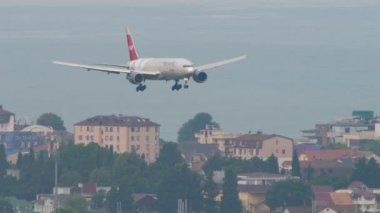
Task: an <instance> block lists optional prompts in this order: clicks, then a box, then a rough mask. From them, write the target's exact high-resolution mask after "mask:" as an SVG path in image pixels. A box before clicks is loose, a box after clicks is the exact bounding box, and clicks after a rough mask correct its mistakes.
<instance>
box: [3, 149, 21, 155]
mask: <svg viewBox="0 0 380 213" xmlns="http://www.w3.org/2000/svg"><path fill="white" fill-rule="evenodd" d="M17 153H18V152H17V151H16V150H14V149H6V150H5V155H13V154H17Z"/></svg>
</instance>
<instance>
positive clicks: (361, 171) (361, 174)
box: [351, 158, 367, 181]
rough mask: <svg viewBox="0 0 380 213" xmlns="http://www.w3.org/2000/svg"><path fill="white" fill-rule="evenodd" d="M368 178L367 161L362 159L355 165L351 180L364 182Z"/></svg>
mask: <svg viewBox="0 0 380 213" xmlns="http://www.w3.org/2000/svg"><path fill="white" fill-rule="evenodd" d="M366 176H367V160H366V159H365V158H360V159H359V160H358V161H357V162H356V163H355V169H354V171H353V172H352V175H351V179H352V180H360V181H364V179H365V178H366Z"/></svg>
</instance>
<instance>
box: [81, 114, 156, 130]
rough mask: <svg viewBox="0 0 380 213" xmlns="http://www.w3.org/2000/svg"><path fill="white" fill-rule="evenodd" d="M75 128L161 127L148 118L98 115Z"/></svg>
mask: <svg viewBox="0 0 380 213" xmlns="http://www.w3.org/2000/svg"><path fill="white" fill-rule="evenodd" d="M75 126H137V127H141V126H160V125H159V124H157V123H155V122H152V121H150V120H149V119H147V118H141V117H137V116H124V115H97V116H94V117H91V118H87V119H86V120H84V121H80V122H78V123H76V124H75Z"/></svg>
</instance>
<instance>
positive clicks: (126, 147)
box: [74, 115, 160, 163]
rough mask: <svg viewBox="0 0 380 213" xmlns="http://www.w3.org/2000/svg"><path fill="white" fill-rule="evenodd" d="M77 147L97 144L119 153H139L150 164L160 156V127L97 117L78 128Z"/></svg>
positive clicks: (134, 120) (130, 118) (142, 120)
mask: <svg viewBox="0 0 380 213" xmlns="http://www.w3.org/2000/svg"><path fill="white" fill-rule="evenodd" d="M74 135H75V139H74V140H75V144H84V145H87V144H89V143H97V144H98V145H99V146H101V147H106V148H112V149H113V151H115V152H117V153H124V152H136V153H137V154H139V155H141V156H143V157H144V159H145V161H146V162H147V163H153V162H155V161H156V159H157V158H158V154H159V138H160V125H159V124H157V123H155V122H152V121H151V120H149V119H147V118H141V117H136V116H124V115H97V116H94V117H91V118H88V119H85V120H83V121H80V122H78V123H76V124H75V125H74Z"/></svg>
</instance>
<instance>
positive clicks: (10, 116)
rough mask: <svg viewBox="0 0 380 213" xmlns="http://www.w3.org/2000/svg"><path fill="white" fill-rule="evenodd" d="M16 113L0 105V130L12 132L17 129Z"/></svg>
mask: <svg viewBox="0 0 380 213" xmlns="http://www.w3.org/2000/svg"><path fill="white" fill-rule="evenodd" d="M15 123H16V118H15V114H14V113H12V112H8V111H6V110H4V109H3V105H0V132H12V131H14V129H15Z"/></svg>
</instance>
